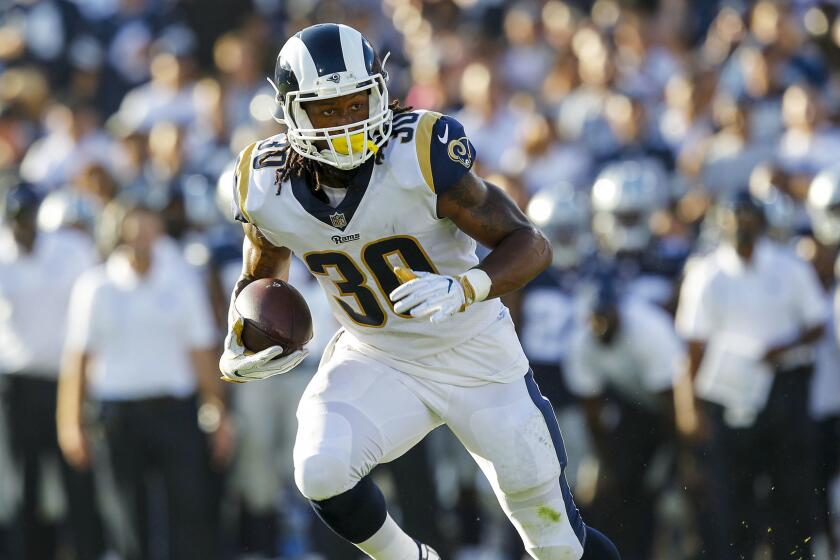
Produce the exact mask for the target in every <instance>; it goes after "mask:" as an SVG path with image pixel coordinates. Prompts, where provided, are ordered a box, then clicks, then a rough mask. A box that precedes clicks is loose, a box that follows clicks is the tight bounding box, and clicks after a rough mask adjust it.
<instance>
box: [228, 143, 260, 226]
mask: <svg viewBox="0 0 840 560" xmlns="http://www.w3.org/2000/svg"><path fill="white" fill-rule="evenodd" d="M256 146H257V143H256V142H254V143H253V144H251V145H250V146H248V147H247V148H245V149H244V150H242V151H241V152H240V153H239V157H238V158H236V165H235V166H234V171H233V184H232V185H231V188H233V197H232V198H231V213H232V215H233V219H235V220H237V221H240V222H242V223H245V224H249V223H251V217H250V216H249V215H248V211H247V210H246V205H245V203H246V201H247V200H248V187H249V186H250V184H251V157H252V155H253V153H254V148H255V147H256Z"/></svg>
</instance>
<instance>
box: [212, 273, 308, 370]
mask: <svg viewBox="0 0 840 560" xmlns="http://www.w3.org/2000/svg"><path fill="white" fill-rule="evenodd" d="M232 313H233V314H234V316H235V319H234V321H233V323H232V325H231V329H230V332H229V333H228V335H227V338H226V339H225V352H224V354H223V355H222V359H221V360H220V361H219V367H220V369H221V372H222V379H224V380H225V381H232V382H236V383H244V382H246V381H252V380H255V379H265V378H266V377H271V376H273V375H279V374H281V373H286V372H288V371H290V370H291V369H293V368H294V367H295V366H297V365H298V364H299V363H300V362H302V361H303V359H304V358H306V356H307V355H308V354H309V351H308V350H307V349H306V348H304V346H305V345H306V343H308V342H309V341H310V340H311V339H312V316H311V315H310V313H309V307H307V305H306V301H305V300H304V299H303V296H301V295H300V292H298V291H297V290H295V289H294V288H293V287H292V286H291V285H289V284H287V283H286V282H284V281H283V280H279V279H271V278H268V279H261V280H256V281H254V282H252V283H250V284H248V285H247V286H246V287H245V289H243V290H242V291H241V292H240V293H239V295H238V296H237V298H236V300H235V301H234V302H233V310H232Z"/></svg>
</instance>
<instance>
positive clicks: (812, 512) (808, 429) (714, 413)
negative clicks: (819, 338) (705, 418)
mask: <svg viewBox="0 0 840 560" xmlns="http://www.w3.org/2000/svg"><path fill="white" fill-rule="evenodd" d="M812 371H813V370H812V368H811V367H801V368H797V369H793V370H789V371H784V372H778V373H776V374H775V378H774V381H773V387H772V389H771V391H770V395H769V397H768V399H767V404H766V406H765V407H764V410H763V411H762V412H761V413H759V415H758V417H757V418H756V420H755V423H754V424H753V425H752V426H750V427H745V428H733V427H730V426H729V425H727V423H726V422H725V418H724V413H723V409H722V408H721V407H719V406H717V405H709V410H710V412H711V414H710V416H711V420H712V424H713V434H712V439H711V441H712V446H713V453H712V457H711V458H710V459H711V461H712V463H710V467H711V468H715V469H716V471H715V478H716V479H717V480H718V481H719V483H720V492H721V494H720V508H719V511H718V512H717V513H718V515H720V516H722V518H723V519H725V522H724V525H723V526H724V527H725V529H724V531H725V536H726V540H725V544H726V545H727V546H728V553H727V556H726V557H725V558H722V559H721V560H729V559H733V560H740V559H742V558H746V559H752V558H753V554H754V552H755V549H756V548H757V546H758V544H759V543H760V542H762V540H765V539H766V540H767V542H768V543H769V544H770V546H771V547H772V549H773V554H772V557H771V558H772V560H781V559H788V558H811V544H812V542H813V536H814V534H815V531H816V530H818V529H820V522H819V516H818V515H817V512H816V509H817V508H816V499H815V494H816V492H815V489H816V481H815V471H816V467H815V456H816V455H815V454H816V449H815V443H816V441H815V437H816V429H815V425H814V423H813V421H812V420H811V419H810V418H809V416H808V391H809V387H810V383H811V374H812Z"/></svg>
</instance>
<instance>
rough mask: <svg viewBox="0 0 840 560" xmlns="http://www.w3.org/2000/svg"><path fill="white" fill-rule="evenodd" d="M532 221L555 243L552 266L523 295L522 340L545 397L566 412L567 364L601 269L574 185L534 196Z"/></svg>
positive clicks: (530, 206)
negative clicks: (593, 279)
mask: <svg viewBox="0 0 840 560" xmlns="http://www.w3.org/2000/svg"><path fill="white" fill-rule="evenodd" d="M527 215H528V218H530V219H531V221H532V222H533V223H534V225H536V226H537V227H539V228H540V230H541V231H542V232H543V233H544V234H545V235H546V237H548V239H549V241H550V242H551V247H552V261H551V265H550V266H549V267H548V268H546V269H545V270H544V271H542V272H541V273H540V274H539V275H538V276H537V277H536V278H534V280H532V281H531V282H529V283H528V284H527V285H526V286H525V287H524V288H522V290H520V292H519V316H518V324H519V339H520V341H521V342H522V348H523V349H524V350H525V355H526V356H528V362H529V363H530V365H531V369H532V370H533V372H534V378H535V379H536V380H537V382H538V383H539V385H540V388H541V389H542V391H543V394H545V395H546V396H547V397H548V398H549V400H551V402H552V404H553V405H554V406H555V407H563V406H565V405H567V404H570V402H571V400H572V399H571V396H570V394H569V392H568V390H567V389H566V387H565V383H564V381H563V375H562V369H561V368H562V363H563V362H564V361H565V357H566V352H567V350H568V348H569V340H570V337H571V335H572V332H573V330H574V326H575V321H576V320H577V319H579V318H580V316H582V314H583V313H584V311H585V304H584V303H583V301H584V298H585V294H586V285H587V282H588V280H589V278H591V276H592V274H593V270H592V269H593V268H594V265H595V258H594V247H593V245H592V239H591V236H590V234H589V224H588V222H589V205H588V202H587V200H586V199H585V197H584V196H583V194H582V193H579V192H577V191H576V190H575V189H574V188H573V187H572V186H571V185H552V186H551V187H546V188H543V189H540V190H539V191H537V192H536V193H534V196H533V197H532V198H531V200H530V202H529V203H528V208H527Z"/></svg>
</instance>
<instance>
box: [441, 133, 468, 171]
mask: <svg viewBox="0 0 840 560" xmlns="http://www.w3.org/2000/svg"><path fill="white" fill-rule="evenodd" d="M446 150H447V152H448V153H449V159H451V160H452V161H454V162H456V163H460V164H461V165H463V166H464V167H466V168H467V169H469V168H470V167H471V166H472V160H473V154H472V150H471V145H470V142H469V140H467V137H466V136H462V137H460V138H456V139H455V140H452V141H451V142H449V145H448V146H447V148H446Z"/></svg>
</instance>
